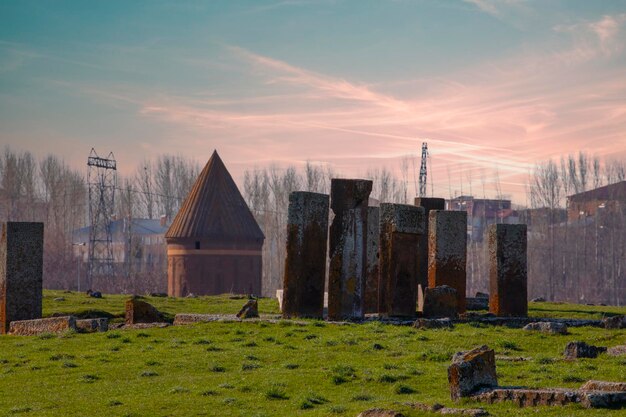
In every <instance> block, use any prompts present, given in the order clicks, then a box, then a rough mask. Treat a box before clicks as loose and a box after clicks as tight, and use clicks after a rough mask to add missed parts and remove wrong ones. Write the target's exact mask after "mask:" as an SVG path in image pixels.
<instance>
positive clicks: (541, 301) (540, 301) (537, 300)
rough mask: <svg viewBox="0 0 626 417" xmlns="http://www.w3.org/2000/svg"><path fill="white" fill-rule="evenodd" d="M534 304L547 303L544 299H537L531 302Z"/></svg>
mask: <svg viewBox="0 0 626 417" xmlns="http://www.w3.org/2000/svg"><path fill="white" fill-rule="evenodd" d="M530 301H531V302H533V303H545V302H546V299H545V298H543V297H537V298H533V299H532V300H530Z"/></svg>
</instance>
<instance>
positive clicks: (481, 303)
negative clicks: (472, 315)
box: [465, 297, 489, 311]
mask: <svg viewBox="0 0 626 417" xmlns="http://www.w3.org/2000/svg"><path fill="white" fill-rule="evenodd" d="M465 309H466V310H474V311H476V310H488V309H489V298H484V297H466V298H465Z"/></svg>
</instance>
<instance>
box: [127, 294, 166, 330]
mask: <svg viewBox="0 0 626 417" xmlns="http://www.w3.org/2000/svg"><path fill="white" fill-rule="evenodd" d="M125 310H126V314H125V323H126V324H137V323H159V322H162V321H164V318H163V315H162V314H161V312H160V311H159V310H157V309H156V308H155V307H154V306H153V305H152V304H150V303H147V302H145V301H141V300H139V299H137V298H135V297H133V298H130V299H128V300H126V305H125Z"/></svg>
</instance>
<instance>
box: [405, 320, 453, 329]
mask: <svg viewBox="0 0 626 417" xmlns="http://www.w3.org/2000/svg"><path fill="white" fill-rule="evenodd" d="M413 327H415V328H416V329H452V328H454V324H452V320H450V319H449V318H443V319H417V320H416V321H415V323H413Z"/></svg>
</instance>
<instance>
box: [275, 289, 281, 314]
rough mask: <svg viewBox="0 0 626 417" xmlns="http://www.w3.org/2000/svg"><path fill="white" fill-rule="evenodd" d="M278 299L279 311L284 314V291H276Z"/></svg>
mask: <svg viewBox="0 0 626 417" xmlns="http://www.w3.org/2000/svg"><path fill="white" fill-rule="evenodd" d="M276 299H277V300H278V310H279V311H280V312H281V313H282V312H283V290H276Z"/></svg>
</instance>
